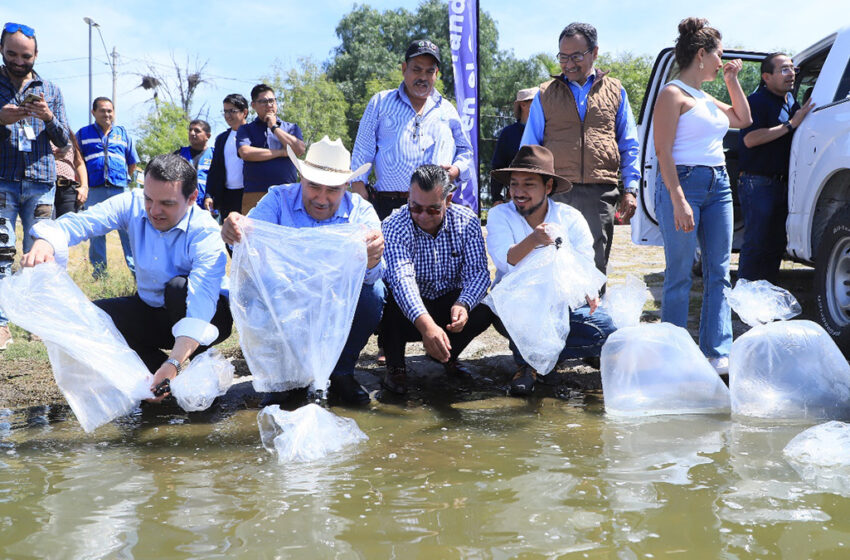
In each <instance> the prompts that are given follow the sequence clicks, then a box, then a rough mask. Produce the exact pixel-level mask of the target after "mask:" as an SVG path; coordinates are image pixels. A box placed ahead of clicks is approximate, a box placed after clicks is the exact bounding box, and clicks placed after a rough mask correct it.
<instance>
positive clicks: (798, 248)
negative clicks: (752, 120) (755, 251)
mask: <svg viewBox="0 0 850 560" xmlns="http://www.w3.org/2000/svg"><path fill="white" fill-rule="evenodd" d="M764 56H765V53H760V52H749V51H734V50H730V51H726V52H724V53H723V58H724V59H733V58H741V59H743V60H744V64H745V68H746V67H747V66H750V67H751V68H750V75H752V73H753V72H754V71H755V72H756V75H757V69H756V68H757V65H758V64H759V63H760V61H761V59H762V58H763V57H764ZM793 59H794V64H795V65H796V66H798V67H799V68H800V71H799V74H798V75H797V81H796V83H795V86H794V92H793V93H794V95H795V96H796V98H797V100H798V101H799V102H800V104H801V105H802V103H803V102H804V101H805V99H807V98H809V97H811V98H812V101H813V102H814V103H815V105H816V107H815V109H814V110H813V111H812V112H811V113H810V114H809V115H808V116H807V117H806V118H805V119H804V120H803V122H802V124H801V125H800V127H799V128H798V129H797V131H796V132H795V134H794V140H793V143H792V146H791V159H790V162H789V168H788V210H789V213H788V220H787V222H786V230H787V243H788V244H787V249H786V252H787V254H788V257H789V258H791V259H793V260H795V261H798V262H802V263H806V264H808V265H811V266H814V268H815V286H814V293H815V296H816V306H817V309H816V311H815V312H814V313H813V312H812V311H811V310H806V311H807V313H808V314H809V315H812V314H814V315H815V316H816V317H817V319H818V321H819V322H820V323H821V325H823V327H824V328H825V329H826V330H827V332H829V333H830V334H831V335H832V336H833V338H834V339H835V341H836V342H837V343H838V345H839V346H840V347H841V349H842V350H843V351H844V353H845V355H850V27H847V28H843V29H841V30H839V31H837V32H835V33H833V34H831V35H829V36H827V37H825V38H824V39H822V40H820V41H818V42H817V43H815V44H814V45H812V46H811V47H809V48H807V49H805V50H804V51H802V52H800V53H799V54H797V55H795V56H794V57H793ZM675 70H676V69H675V60H674V54H673V50H672V49H666V50H664V51H662V52H661V53H660V54H659V55H658V58H657V59H656V61H655V66H654V68H653V70H652V75H651V77H650V80H649V85H648V87H647V91H646V96H645V97H644V101H643V106H642V107H641V111H640V117H639V120H638V134H639V135H640V141H641V146H642V150H641V169H642V172H643V179H642V181H641V189H640V196H639V199H638V210H637V212H636V214H635V217H634V218H633V219H632V241H633V242H634V243H637V244H640V245H661V234H660V232H659V230H658V222H657V221H656V219H655V204H654V200H655V198H654V194H655V177H656V174H657V173H658V161H657V159H656V156H655V146H654V144H653V137H652V112H653V109H654V106H655V99H656V96H657V95H658V92H659V91H660V90H661V88H662V87H663V86H664V84H666V83H667V82H668V81H670V79H671V77H672V76H673V73H674V72H675ZM745 87H746V86H745ZM745 91H746V90H745ZM747 93H749V92H747ZM738 136H739V132H738V130H735V129H732V130H730V131H729V133H728V135H727V136H726V139H725V141H724V148H725V152H726V163H727V167H728V170H729V176H730V179H731V180H732V187H733V192H735V187H736V186H737V176H738V161H737V159H738V154H737V147H738ZM735 215H736V219H735V240H734V244H735V247H736V248H738V247H740V241H741V233H742V231H743V223H742V221H741V219H740V216H741V213H740V211H739V208H738V202H737V197H735Z"/></svg>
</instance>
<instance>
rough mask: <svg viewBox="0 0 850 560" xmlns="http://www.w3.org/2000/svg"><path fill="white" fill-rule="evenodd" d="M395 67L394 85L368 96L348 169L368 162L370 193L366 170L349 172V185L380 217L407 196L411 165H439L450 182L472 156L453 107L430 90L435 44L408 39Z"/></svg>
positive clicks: (435, 63)
mask: <svg viewBox="0 0 850 560" xmlns="http://www.w3.org/2000/svg"><path fill="white" fill-rule="evenodd" d="M401 71H402V75H403V76H404V81H403V82H402V83H401V84H400V85H399V87H398V88H396V89H391V90H386V91H381V92H379V93H376V94H375V95H374V96H373V97H372V99H370V100H369V104H368V105H367V106H366V110H365V111H364V112H363V118H362V119H360V127H359V128H358V130H357V139H356V140H355V141H354V150H353V152H352V156H351V168H352V169H357V168H358V167H360V166H361V165H363V164H366V163H371V164H373V168H374V170H375V175H376V176H377V180H376V181H375V184H374V185H373V187H374V188H373V190H372V191H371V193H367V189H366V183H367V180H368V178H369V175H368V173H364V174H362V175H360V176H358V177H355V178H354V180H353V181H352V184H351V188H352V190H353V191H354V192H356V193H358V194H360V195H361V196H362V197H363V198H366V199H367V200H371V201H372V204H373V205H374V206H375V210H376V211H377V212H378V217H380V218H381V219H382V220H383V219H384V218H386V217H387V216H389V215H390V213H391V212H392V211H393V210H394V209H395V208H398V207H400V206H402V205H403V204H404V203H405V202H406V201H407V191H408V189H409V188H410V177H411V175H413V171H414V170H415V169H416V168H417V167H419V166H420V165H423V164H426V163H432V164H435V165H439V166H440V167H442V168H443V169H445V170H446V171H448V173H449V178H450V179H451V181H452V182H455V181H457V179H458V177H459V176H460V175H461V174H464V175H465V174H466V173H467V171H468V169H469V165H470V162H471V160H472V146H471V144H470V142H469V139H468V138H467V137H466V134H465V133H464V131H463V126H462V125H461V121H460V117H459V116H458V113H457V110H456V109H455V108H454V106H453V105H452V104H451V103H449V102H448V101H447V100H446V99H444V98H443V96H442V95H440V93H439V92H437V91H436V90H435V89H434V84H435V83H436V81H437V78H438V76H439V73H440V49H439V48H437V45H435V44H434V43H432V42H431V41H428V40H424V39H419V40H416V41H413V42H412V43H410V46H408V48H407V51H406V52H405V54H404V62H403V63H402V65H401ZM370 194H371V196H370Z"/></svg>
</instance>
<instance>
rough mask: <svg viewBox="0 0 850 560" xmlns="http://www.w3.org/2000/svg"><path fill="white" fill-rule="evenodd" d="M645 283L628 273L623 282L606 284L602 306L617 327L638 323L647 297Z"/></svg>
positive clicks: (631, 325)
mask: <svg viewBox="0 0 850 560" xmlns="http://www.w3.org/2000/svg"><path fill="white" fill-rule="evenodd" d="M648 295H649V294H648V292H647V290H646V283H644V282H643V280H641V279H640V278H637V277H636V276H632V275H631V274H629V275H628V276H626V282H625V283H624V284H610V283H609V284H608V289H607V290H606V291H605V298H604V299H603V300H602V307H604V308H605V311H606V312H607V313H608V315H609V316H610V317H611V320H612V321H614V326H616V327H617V328H618V329H622V328H623V327H633V326H635V325H638V324H640V315H641V313H642V312H643V306H644V305H646V300H647V297H648Z"/></svg>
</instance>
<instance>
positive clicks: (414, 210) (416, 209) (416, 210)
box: [407, 202, 443, 216]
mask: <svg viewBox="0 0 850 560" xmlns="http://www.w3.org/2000/svg"><path fill="white" fill-rule="evenodd" d="M407 209H408V210H410V213H411V214H421V213H422V212H425V213H427V214H428V215H429V216H438V215H439V214H440V212H442V211H443V205H442V204H441V205H440V207H439V208H435V207H433V206H420V205H418V204H416V203H414V202H409V203H408V204H407Z"/></svg>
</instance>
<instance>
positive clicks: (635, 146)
mask: <svg viewBox="0 0 850 560" xmlns="http://www.w3.org/2000/svg"><path fill="white" fill-rule="evenodd" d="M556 79H559V80H563V79H564V77H563V76H559V77H558V78H556ZM594 82H596V74H595V73H594V74H591V75H590V76H589V77H588V78H587V80H586V81H585V82H584V84H579V83H578V82H573V81H569V80H568V81H567V85H569V87H570V90H571V91H572V92H573V97H574V98H575V100H576V108H577V109H578V114H579V117H580V118H581V120H582V121H583V120H584V116H585V114H586V113H587V95H588V93H590V88H591V87H593V84H594ZM614 125H615V128H616V135H617V149H618V150H619V151H620V174H621V175H622V176H623V187H624V188H625V189H626V191H627V192H630V193H632V194H635V193H637V191H638V187H639V186H640V169H639V165H640V164H639V161H638V160H639V158H640V144H639V143H638V137H637V127H636V126H635V118H634V116H633V115H632V110H631V107H630V106H629V96H628V95H626V90H625V89H623V88H622V87H620V106H619V107H618V108H617V116H616V117H615V119H614ZM545 127H546V117H545V116H544V115H543V106H542V105H540V92H537V94H536V95H535V96H534V101H532V102H531V107H530V108H529V111H528V122H526V123H525V131H524V132H523V134H522V141H521V142H520V146H526V145H529V144H537V145H542V142H543V131H544V129H545Z"/></svg>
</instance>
